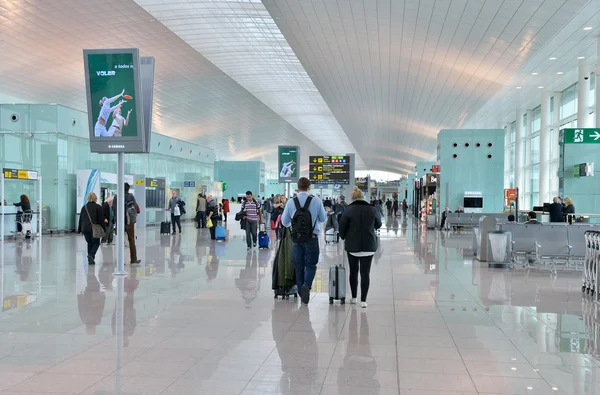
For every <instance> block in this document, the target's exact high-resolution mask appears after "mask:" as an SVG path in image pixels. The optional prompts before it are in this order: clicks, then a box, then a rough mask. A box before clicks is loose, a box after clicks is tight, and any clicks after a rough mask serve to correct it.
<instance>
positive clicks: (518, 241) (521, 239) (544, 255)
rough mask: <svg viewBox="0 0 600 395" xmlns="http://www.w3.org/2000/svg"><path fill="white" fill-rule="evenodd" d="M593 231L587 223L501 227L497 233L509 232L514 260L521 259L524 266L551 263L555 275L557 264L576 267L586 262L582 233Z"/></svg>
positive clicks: (502, 225) (510, 225) (507, 225)
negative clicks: (575, 265) (573, 264)
mask: <svg viewBox="0 0 600 395" xmlns="http://www.w3.org/2000/svg"><path fill="white" fill-rule="evenodd" d="M591 229H594V226H593V225H590V224H585V225H584V224H575V225H566V224H552V225H539V224H538V225H527V224H514V223H510V224H501V225H500V230H502V231H506V232H510V233H511V238H512V257H513V261H515V262H516V261H517V259H519V258H523V264H524V266H526V267H527V266H529V264H530V263H531V262H541V263H550V265H551V270H552V272H553V273H556V264H558V263H564V264H565V265H566V266H567V267H568V266H570V264H571V263H575V264H579V263H583V261H584V260H585V253H586V242H585V232H586V231H588V230H591Z"/></svg>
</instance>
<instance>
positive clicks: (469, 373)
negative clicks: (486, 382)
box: [435, 300, 479, 393]
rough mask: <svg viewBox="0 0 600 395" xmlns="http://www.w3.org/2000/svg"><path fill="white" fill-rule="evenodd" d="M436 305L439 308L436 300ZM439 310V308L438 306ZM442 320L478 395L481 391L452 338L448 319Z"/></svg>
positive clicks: (443, 318)
mask: <svg viewBox="0 0 600 395" xmlns="http://www.w3.org/2000/svg"><path fill="white" fill-rule="evenodd" d="M435 304H436V306H438V304H437V300H436V302H435ZM438 308H439V306H438ZM442 320H443V321H444V324H446V330H447V331H448V334H449V335H450V337H451V338H452V342H453V343H454V347H455V348H456V351H457V352H458V355H459V356H460V360H461V361H462V364H463V367H464V368H465V370H466V371H467V374H468V375H469V379H470V380H471V384H472V385H473V388H474V389H475V391H477V393H479V391H478V390H477V386H476V385H475V381H473V375H472V374H471V372H470V371H469V369H468V368H467V364H466V363H465V359H464V358H463V355H462V353H461V351H460V349H459V348H458V344H456V339H454V336H452V333H450V329H449V328H448V322H447V321H446V318H445V317H444V316H443V314H442Z"/></svg>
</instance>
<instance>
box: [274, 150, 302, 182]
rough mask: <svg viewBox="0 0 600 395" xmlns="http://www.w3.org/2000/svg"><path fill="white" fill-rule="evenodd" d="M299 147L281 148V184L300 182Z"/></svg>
mask: <svg viewBox="0 0 600 395" xmlns="http://www.w3.org/2000/svg"><path fill="white" fill-rule="evenodd" d="M298 151H299V148H298V147H285V146H280V147H279V150H278V152H279V182H298V179H299V176H298V174H299V168H298V167H299V163H298Z"/></svg>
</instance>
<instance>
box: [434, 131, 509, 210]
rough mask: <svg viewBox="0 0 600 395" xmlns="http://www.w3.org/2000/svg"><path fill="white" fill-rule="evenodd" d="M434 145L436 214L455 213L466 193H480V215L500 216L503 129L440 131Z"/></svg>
mask: <svg viewBox="0 0 600 395" xmlns="http://www.w3.org/2000/svg"><path fill="white" fill-rule="evenodd" d="M437 141H438V161H439V164H440V168H441V175H440V181H441V182H439V183H438V191H439V195H438V196H439V198H440V210H444V208H445V207H446V206H447V207H449V208H450V209H451V210H452V211H454V210H456V208H457V207H458V206H462V204H463V197H464V194H465V192H466V191H470V192H481V194H482V196H483V198H484V199H483V211H484V212H487V213H497V212H502V210H503V208H504V206H503V205H504V129H455V130H440V132H439V133H438V138H437ZM478 144H479V145H478ZM455 145H456V146H455ZM455 155H456V156H455ZM488 156H489V157H488Z"/></svg>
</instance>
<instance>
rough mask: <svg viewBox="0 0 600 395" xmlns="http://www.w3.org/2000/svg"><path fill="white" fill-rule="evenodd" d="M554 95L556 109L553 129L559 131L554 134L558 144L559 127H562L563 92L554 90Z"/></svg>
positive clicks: (553, 112) (553, 116)
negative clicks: (561, 102) (561, 104)
mask: <svg viewBox="0 0 600 395" xmlns="http://www.w3.org/2000/svg"><path fill="white" fill-rule="evenodd" d="M552 96H554V109H553V111H552V129H554V130H556V131H557V132H556V133H555V134H554V137H555V138H556V144H557V145H558V129H559V128H560V100H561V96H562V92H554V93H553V94H552ZM552 144H554V142H552Z"/></svg>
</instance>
